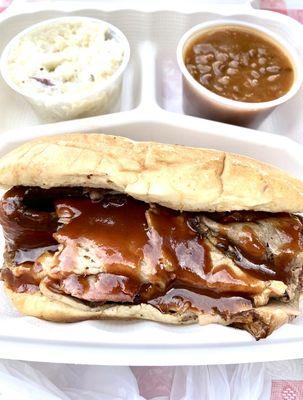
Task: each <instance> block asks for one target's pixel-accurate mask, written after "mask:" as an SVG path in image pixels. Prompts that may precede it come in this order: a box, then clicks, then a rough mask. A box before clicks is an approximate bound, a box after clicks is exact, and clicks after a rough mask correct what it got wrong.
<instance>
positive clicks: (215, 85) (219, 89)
mask: <svg viewBox="0 0 303 400" xmlns="http://www.w3.org/2000/svg"><path fill="white" fill-rule="evenodd" d="M214 88H215V89H216V90H217V91H218V92H223V87H222V86H220V85H217V84H214Z"/></svg>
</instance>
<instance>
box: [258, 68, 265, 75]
mask: <svg viewBox="0 0 303 400" xmlns="http://www.w3.org/2000/svg"><path fill="white" fill-rule="evenodd" d="M259 71H260V74H262V75H263V74H265V71H266V70H265V68H264V67H261V68H260V69H259Z"/></svg>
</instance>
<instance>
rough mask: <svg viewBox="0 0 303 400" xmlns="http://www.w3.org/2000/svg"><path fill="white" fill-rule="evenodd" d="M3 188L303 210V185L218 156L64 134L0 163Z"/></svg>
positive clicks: (195, 206) (190, 206) (189, 206)
mask: <svg viewBox="0 0 303 400" xmlns="http://www.w3.org/2000/svg"><path fill="white" fill-rule="evenodd" d="M0 185H2V186H3V187H11V186H16V185H24V186H40V187H44V188H49V187H55V186H86V187H96V188H109V189H114V190H117V191H119V192H122V193H127V194H129V195H131V196H133V197H134V198H136V199H139V200H142V201H145V202H154V203H158V204H161V205H163V206H166V207H169V208H172V209H177V210H188V211H229V210H256V211H270V212H279V211H285V212H303V183H302V182H300V181H299V180H297V179H295V178H293V177H291V176H290V175H288V174H286V173H285V172H283V171H281V170H279V169H277V168H275V167H273V166H270V165H268V164H265V163H262V162H260V161H256V160H253V159H251V158H248V157H244V156H240V155H236V154H232V153H226V152H222V151H218V150H209V149H200V148H191V147H183V146H178V145H168V144H160V143H154V142H135V141H132V140H130V139H127V138H124V137H118V136H109V135H103V134H65V135H55V136H48V137H43V138H39V139H37V140H34V141H31V142H28V143H25V144H23V145H22V146H20V147H18V148H16V149H15V150H13V151H11V152H10V153H8V154H7V155H5V156H4V157H3V158H2V159H1V160H0Z"/></svg>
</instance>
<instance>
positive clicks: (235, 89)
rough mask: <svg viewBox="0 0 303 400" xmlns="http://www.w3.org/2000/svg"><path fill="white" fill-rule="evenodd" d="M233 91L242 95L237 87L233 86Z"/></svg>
mask: <svg viewBox="0 0 303 400" xmlns="http://www.w3.org/2000/svg"><path fill="white" fill-rule="evenodd" d="M233 91H234V92H235V93H240V90H239V87H238V86H236V85H234V86H233Z"/></svg>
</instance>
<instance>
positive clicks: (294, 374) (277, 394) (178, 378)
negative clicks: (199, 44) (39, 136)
mask: <svg viewBox="0 0 303 400" xmlns="http://www.w3.org/2000/svg"><path fill="white" fill-rule="evenodd" d="M15 1H18V0H15ZM37 1H38V0H37ZM11 2H12V0H0V12H1V11H3V10H4V9H5V8H7V7H8V6H9V4H10V3H11ZM255 4H256V5H257V6H258V7H260V8H262V9H267V10H273V11H277V12H280V13H283V14H287V15H289V16H291V17H293V18H295V19H297V20H299V21H301V22H303V0H297V1H296V0H288V1H287V0H286V1H283V0H259V1H255ZM301 363H302V364H303V360H302V361H301ZM24 364H25V363H24ZM28 364H29V363H28ZM299 365H300V361H297V362H296V364H291V363H290V362H289V363H288V364H286V363H285V364H283V363H280V364H275V363H272V366H271V367H268V366H267V367H266V366H265V365H263V364H259V365H258V366H257V370H256V371H258V373H257V372H256V371H254V372H252V371H250V373H251V375H249V374H248V372H247V371H248V370H249V367H246V366H245V367H243V368H242V367H241V368H240V366H239V368H238V369H237V367H236V366H231V368H229V369H225V370H221V371H219V372H220V373H221V376H220V382H221V384H222V382H224V379H225V378H224V377H227V376H229V378H230V385H229V386H228V387H229V389H230V392H229V393H226V392H225V393H224V395H223V394H220V395H218V393H219V392H220V390H219V391H214V392H213V394H212V393H211V392H210V391H209V390H208V391H207V393H208V394H207V395H205V393H206V392H205V393H204V392H203V396H204V397H201V395H202V390H201V386H200V384H201V380H203V381H204V383H205V384H208V385H210V386H211V385H212V386H213V387H215V386H216V384H215V383H214V382H212V383H211V379H210V377H209V379H208V380H207V382H206V381H205V376H207V375H209V374H211V375H213V374H218V371H215V370H214V368H215V367H206V368H208V369H207V371H205V370H204V371H202V370H200V371H199V369H198V368H199V367H186V368H184V369H183V370H182V369H181V368H179V369H177V368H175V367H133V368H132V369H131V370H132V373H133V375H134V376H135V378H136V381H137V384H138V396H139V397H136V398H138V399H142V400H143V399H152V398H156V397H157V399H160V398H161V399H174V400H175V399H180V400H181V399H188V400H191V399H193V400H196V399H198V398H199V399H200V398H201V400H202V398H203V400H205V399H206V396H207V399H211V400H213V399H216V400H217V399H219V398H220V399H221V398H222V399H223V397H224V399H227V398H228V399H239V400H240V398H245V399H250V398H251V399H252V400H255V399H261V398H262V399H266V400H267V399H268V400H303V368H302V370H301V369H300V370H299V371H298V366H299ZM284 366H286V367H287V368H290V369H293V371H288V373H287V374H286V375H283V374H282V373H280V372H279V369H284ZM26 367H27V368H31V369H32V370H33V371H36V369H39V367H38V366H37V364H35V363H31V364H30V365H27V366H26ZM17 368H21V367H20V364H19V365H17V367H16V370H17ZM22 368H23V367H22ZM68 368H69V367H67V366H66V369H68ZM79 368H80V367H79ZM96 368H99V367H96ZM219 368H220V367H219ZM262 368H263V369H264V370H263V372H262V373H261V372H260V370H262ZM42 369H43V368H42ZM277 369H278V372H277ZM40 370H41V367H40ZM40 370H39V373H40V372H41V371H40ZM119 371H120V370H119ZM119 371H118V370H117V373H119ZM273 371H275V373H274V372H273ZM120 372H121V371H120ZM202 372H203V373H202ZM284 372H285V371H284ZM18 373H20V372H19V371H18ZM243 374H246V375H245V377H244V381H245V385H246V388H247V385H251V387H250V388H249V389H248V390H249V391H248V394H247V393H246V394H244V392H243V388H242V389H241V390H242V391H241V393H242V394H240V397H238V395H237V394H236V392H237V390H236V388H233V386H232V382H233V380H235V379H238V380H239V382H240V381H241V380H242V378H243ZM252 374H253V377H255V378H256V379H263V380H264V379H265V377H266V376H267V379H269V381H270V388H268V384H267V386H266V384H265V383H264V382H262V385H263V386H261V385H260V382H256V384H257V386H258V385H259V388H261V387H264V390H263V394H262V393H257V392H254V389H255V386H256V385H254V382H253V379H252ZM219 375H220V374H219ZM219 375H218V376H219ZM239 375H240V376H239ZM241 375H242V376H241ZM195 376H196V377H195ZM271 377H272V378H271ZM276 377H280V379H277V378H276ZM194 378H195V379H194ZM200 378H201V379H200ZM249 379H250V380H252V382H248V381H249ZM298 379H299V380H298ZM191 382H199V383H200V384H199V387H197V388H196V389H195V388H194V387H191V386H192V385H191ZM182 385H183V387H184V390H183V389H182V388H180V386H182ZM172 386H173V390H172ZM176 387H177V388H178V389H180V393H181V392H182V390H183V392H182V393H183V394H182V397H179V395H176V393H172V392H173V391H176ZM266 387H267V389H266ZM188 388H190V389H188ZM69 390H70V389H69ZM212 390H214V388H212ZM259 391H260V389H259ZM238 392H239V391H238ZM261 392H262V390H261ZM265 392H266V393H265ZM86 393H87V394H86V396H85V398H94V399H95V397H90V394H89V393H88V392H86ZM69 394H70V393H69ZM100 395H101V397H100V399H103V398H106V399H107V398H111V399H112V398H116V397H107V395H106V397H103V396H104V393H103V391H102V394H101V393H100ZM242 395H243V397H241V396H242ZM134 396H135V395H134ZM141 396H142V397H141ZM214 396H215V397H214ZM1 398H2V397H1ZM7 398H8V397H7ZM23 398H24V397H23ZM29 398H32V397H29ZM33 398H37V397H35V396H33ZM56 398H57V397H56ZM59 398H61V397H58V399H59ZM64 398H65V397H64ZM68 398H70V399H72V398H78V397H73V396H72V395H70V397H68ZM80 398H81V397H79V399H80ZM98 398H99V397H98ZM133 398H134V397H133ZM119 399H121V400H122V399H130V397H129V396H128V395H126V396H125V397H124V396H123V397H120V396H119Z"/></svg>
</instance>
